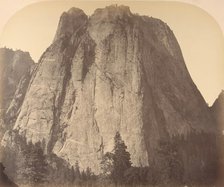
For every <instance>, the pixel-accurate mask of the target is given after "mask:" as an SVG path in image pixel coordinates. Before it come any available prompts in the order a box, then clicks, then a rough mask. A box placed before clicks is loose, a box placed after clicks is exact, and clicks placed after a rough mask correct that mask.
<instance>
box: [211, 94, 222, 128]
mask: <svg viewBox="0 0 224 187" xmlns="http://www.w3.org/2000/svg"><path fill="white" fill-rule="evenodd" d="M211 111H212V114H213V116H214V118H215V120H216V124H217V125H218V128H219V132H224V91H223V90H222V92H221V93H220V94H219V97H218V98H217V99H216V100H215V102H214V104H213V105H212V107H211Z"/></svg>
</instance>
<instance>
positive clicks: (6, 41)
mask: <svg viewBox="0 0 224 187" xmlns="http://www.w3.org/2000/svg"><path fill="white" fill-rule="evenodd" d="M0 1H1V0H0ZM110 4H111V1H110V2H108V1H107V2H102V1H101V2H96V1H91V2H86V1H84V2H83V1H58V2H55V1H54V2H52V1H51V2H42V3H37V4H33V5H30V6H27V7H25V8H24V9H22V10H21V11H19V12H17V13H16V14H15V15H14V16H13V17H11V19H10V20H9V21H8V22H7V24H6V25H5V27H4V29H3V32H2V34H1V35H0V46H1V47H2V46H7V47H10V48H14V49H22V50H25V51H29V52H30V54H31V56H32V57H33V58H34V60H35V61H38V59H39V57H40V55H41V54H42V53H43V52H44V50H45V49H46V48H47V47H48V46H49V45H50V44H51V42H52V40H53V37H54V34H55V32H56V28H57V24H58V21H59V17H60V15H61V13H62V12H63V11H67V10H68V9H69V8H71V7H72V6H75V7H79V8H81V9H83V10H84V12H85V13H86V14H88V15H91V14H92V13H93V11H94V10H95V9H96V8H99V7H105V6H106V5H110ZM112 4H114V2H112ZM117 4H124V5H128V6H129V7H130V9H131V11H132V12H133V13H139V14H140V15H148V16H153V17H156V18H160V19H162V20H163V21H165V22H166V23H167V24H168V25H169V26H170V28H171V29H172V30H173V31H174V34H175V36H176V37H177V40H178V42H179V44H180V46H181V49H182V52H183V56H184V59H185V62H186V64H187V67H188V70H189V72H190V74H191V76H192V78H193V80H194V82H195V84H196V85H197V86H198V88H199V90H200V91H201V93H202V95H203V96H204V98H205V99H206V101H207V102H208V103H209V104H212V103H213V101H214V99H215V98H216V97H217V96H218V94H219V92H220V91H221V89H223V88H224V37H223V32H222V31H221V29H220V28H219V26H218V25H217V23H216V21H215V20H214V19H213V18H212V17H211V16H210V15H208V14H207V13H206V12H205V11H203V10H201V9H199V8H197V7H194V6H191V5H187V4H183V3H175V2H172V3H171V2H161V3H159V2H128V1H125V2H121V1H119V3H117ZM220 19H222V17H220Z"/></svg>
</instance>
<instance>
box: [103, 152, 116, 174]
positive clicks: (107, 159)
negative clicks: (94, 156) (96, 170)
mask: <svg viewBox="0 0 224 187" xmlns="http://www.w3.org/2000/svg"><path fill="white" fill-rule="evenodd" d="M100 165H101V169H102V171H103V176H104V177H106V178H108V177H110V176H111V174H112V171H113V168H114V154H113V153H110V152H107V153H106V154H104V155H103V157H102V161H101V163H100Z"/></svg>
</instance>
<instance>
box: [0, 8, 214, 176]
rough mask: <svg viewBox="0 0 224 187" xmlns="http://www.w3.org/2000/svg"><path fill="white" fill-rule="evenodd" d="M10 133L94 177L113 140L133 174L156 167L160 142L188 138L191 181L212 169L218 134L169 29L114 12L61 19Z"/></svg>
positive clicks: (185, 146) (187, 163)
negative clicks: (126, 157)
mask: <svg viewBox="0 0 224 187" xmlns="http://www.w3.org/2000/svg"><path fill="white" fill-rule="evenodd" d="M14 131H15V132H17V133H19V134H20V135H23V136H25V137H26V138H27V141H32V142H33V143H35V142H38V141H43V140H44V141H45V142H46V151H47V152H54V153H55V154H56V155H57V156H59V157H61V158H63V159H65V160H66V161H67V162H69V163H70V164H71V165H74V164H75V162H76V161H78V162H79V165H80V167H81V168H86V167H90V168H92V170H93V171H94V172H96V173H98V172H100V164H99V163H100V161H101V157H102V154H103V153H105V152H107V151H113V146H114V140H113V138H114V135H115V133H116V131H119V132H120V133H121V136H122V138H123V140H124V142H125V144H126V145H127V147H128V151H129V152H130V154H131V161H132V163H133V165H135V166H147V165H149V164H150V163H152V162H153V161H154V160H155V159H156V151H155V150H156V148H157V146H158V143H159V141H161V140H162V141H169V140H170V139H172V138H173V137H183V138H184V140H186V142H187V143H185V144H183V145H182V146H181V147H180V149H181V150H182V152H183V159H184V164H185V167H186V171H187V172H189V173H190V171H191V170H195V172H197V171H199V169H198V168H201V166H202V165H203V164H204V162H206V163H207V162H210V158H211V157H212V156H211V155H212V154H210V153H211V152H213V153H214V150H215V146H214V141H213V135H212V134H213V133H215V131H216V129H215V128H214V123H213V119H212V117H211V115H210V111H209V109H208V107H207V105H206V103H205V101H204V99H203V98H202V96H201V94H200V92H199V91H198V89H197V87H196V86H195V85H194V83H193V81H192V79H191V77H190V75H189V73H188V71H187V68H186V65H185V63H184V60H183V56H182V54H181V50H180V47H179V45H178V42H177V40H176V38H175V36H174V34H173V32H172V31H171V29H170V28H169V27H168V26H167V24H166V23H164V22H162V21H161V20H158V19H155V18H150V17H147V16H139V15H135V14H132V13H131V12H130V10H129V8H128V7H126V6H109V7H106V8H104V9H97V10H96V11H95V12H94V14H93V15H92V16H90V17H88V16H86V15H85V13H84V12H83V11H82V10H80V9H77V8H72V9H70V10H69V11H68V12H65V13H63V14H62V16H61V19H60V21H59V25H58V30H57V32H56V36H55V38H54V41H53V43H52V44H51V46H50V47H49V48H48V49H47V50H46V51H45V52H44V54H43V55H42V57H41V59H40V63H39V64H38V66H37V68H36V69H35V72H34V73H33V74H32V78H31V81H30V83H29V88H28V89H27V93H26V97H25V99H24V101H23V104H22V107H21V110H20V112H19V115H18V117H17V119H16V122H15V125H14ZM203 134H206V137H203ZM210 134H211V136H210ZM192 136H194V138H191V137H192ZM9 137H10V135H8V134H6V135H5V138H4V139H3V141H2V142H3V143H4V145H7V142H8V139H9ZM199 139H200V140H203V141H197V140H199ZM204 143H206V145H207V146H206V147H205V146H203V145H204ZM9 146H10V145H9ZM193 150H198V152H199V153H195V154H192V152H191V151H193ZM214 154H215V153H214ZM195 163H197V165H195Z"/></svg>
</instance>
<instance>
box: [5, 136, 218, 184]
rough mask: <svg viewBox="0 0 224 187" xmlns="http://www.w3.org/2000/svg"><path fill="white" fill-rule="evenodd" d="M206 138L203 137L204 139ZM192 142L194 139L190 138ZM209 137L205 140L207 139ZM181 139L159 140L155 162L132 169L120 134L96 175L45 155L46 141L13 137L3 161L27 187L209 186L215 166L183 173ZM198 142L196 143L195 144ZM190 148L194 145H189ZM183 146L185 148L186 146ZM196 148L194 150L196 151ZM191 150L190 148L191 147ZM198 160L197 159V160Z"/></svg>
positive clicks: (182, 142)
mask: <svg viewBox="0 0 224 187" xmlns="http://www.w3.org/2000/svg"><path fill="white" fill-rule="evenodd" d="M204 136H205V135H203V137H204ZM190 138H191V139H194V138H195V137H194V136H191V137H190ZM206 138H208V137H206ZM186 141H187V140H185V139H184V138H183V137H178V138H173V139H172V141H171V140H170V141H160V143H159V145H158V147H157V148H156V150H155V154H156V161H152V163H151V164H150V166H147V167H135V166H133V165H132V163H131V158H130V153H129V152H128V151H127V146H126V145H125V142H124V141H123V140H122V137H121V135H120V133H119V132H117V133H116V135H115V137H114V149H113V151H112V152H107V153H105V154H104V155H103V157H102V160H101V170H102V173H101V174H99V175H95V174H94V173H93V172H92V171H91V168H86V169H85V170H81V169H80V168H79V162H78V161H77V162H76V163H75V165H74V166H70V165H68V163H66V162H65V161H64V160H63V159H60V158H58V157H57V156H56V155H54V154H50V155H49V154H45V153H44V148H45V147H46V145H45V142H44V141H43V142H37V143H35V144H33V143H31V142H28V143H27V142H26V139H25V138H23V137H22V136H18V135H16V136H15V145H16V146H15V147H14V148H13V150H12V149H11V150H9V148H5V150H4V153H5V157H4V158H3V161H4V162H5V163H6V165H7V166H10V167H8V168H7V173H9V174H11V176H10V178H12V179H13V180H14V181H16V183H18V184H29V185H30V186H37V185H38V186H39V185H41V186H49V185H50V184H51V185H53V186H92V187H93V186H166V187H167V186H170V185H171V186H172V187H174V186H184V185H186V184H187V185H188V187H189V186H193V185H197V184H203V185H204V186H208V185H209V184H212V183H213V182H214V181H211V180H209V179H214V178H215V175H216V168H215V163H212V165H208V166H207V167H208V168H207V172H203V171H198V172H201V173H198V174H197V173H193V174H192V175H195V176H194V177H195V178H197V179H195V180H194V178H193V177H191V176H189V175H188V171H185V170H184V168H185V167H184V164H188V163H184V161H183V160H182V158H183V154H185V152H183V150H180V149H179V148H178V147H181V146H180V144H181V145H182V146H183V144H184V143H186ZM197 142H198V141H197ZM202 143H203V141H202ZM189 146H191V147H192V146H193V145H189ZM185 147H186V146H185ZM195 149H197V147H196V148H195ZM191 150H192V148H191ZM196 160H197V159H196ZM191 161H192V160H191Z"/></svg>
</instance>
